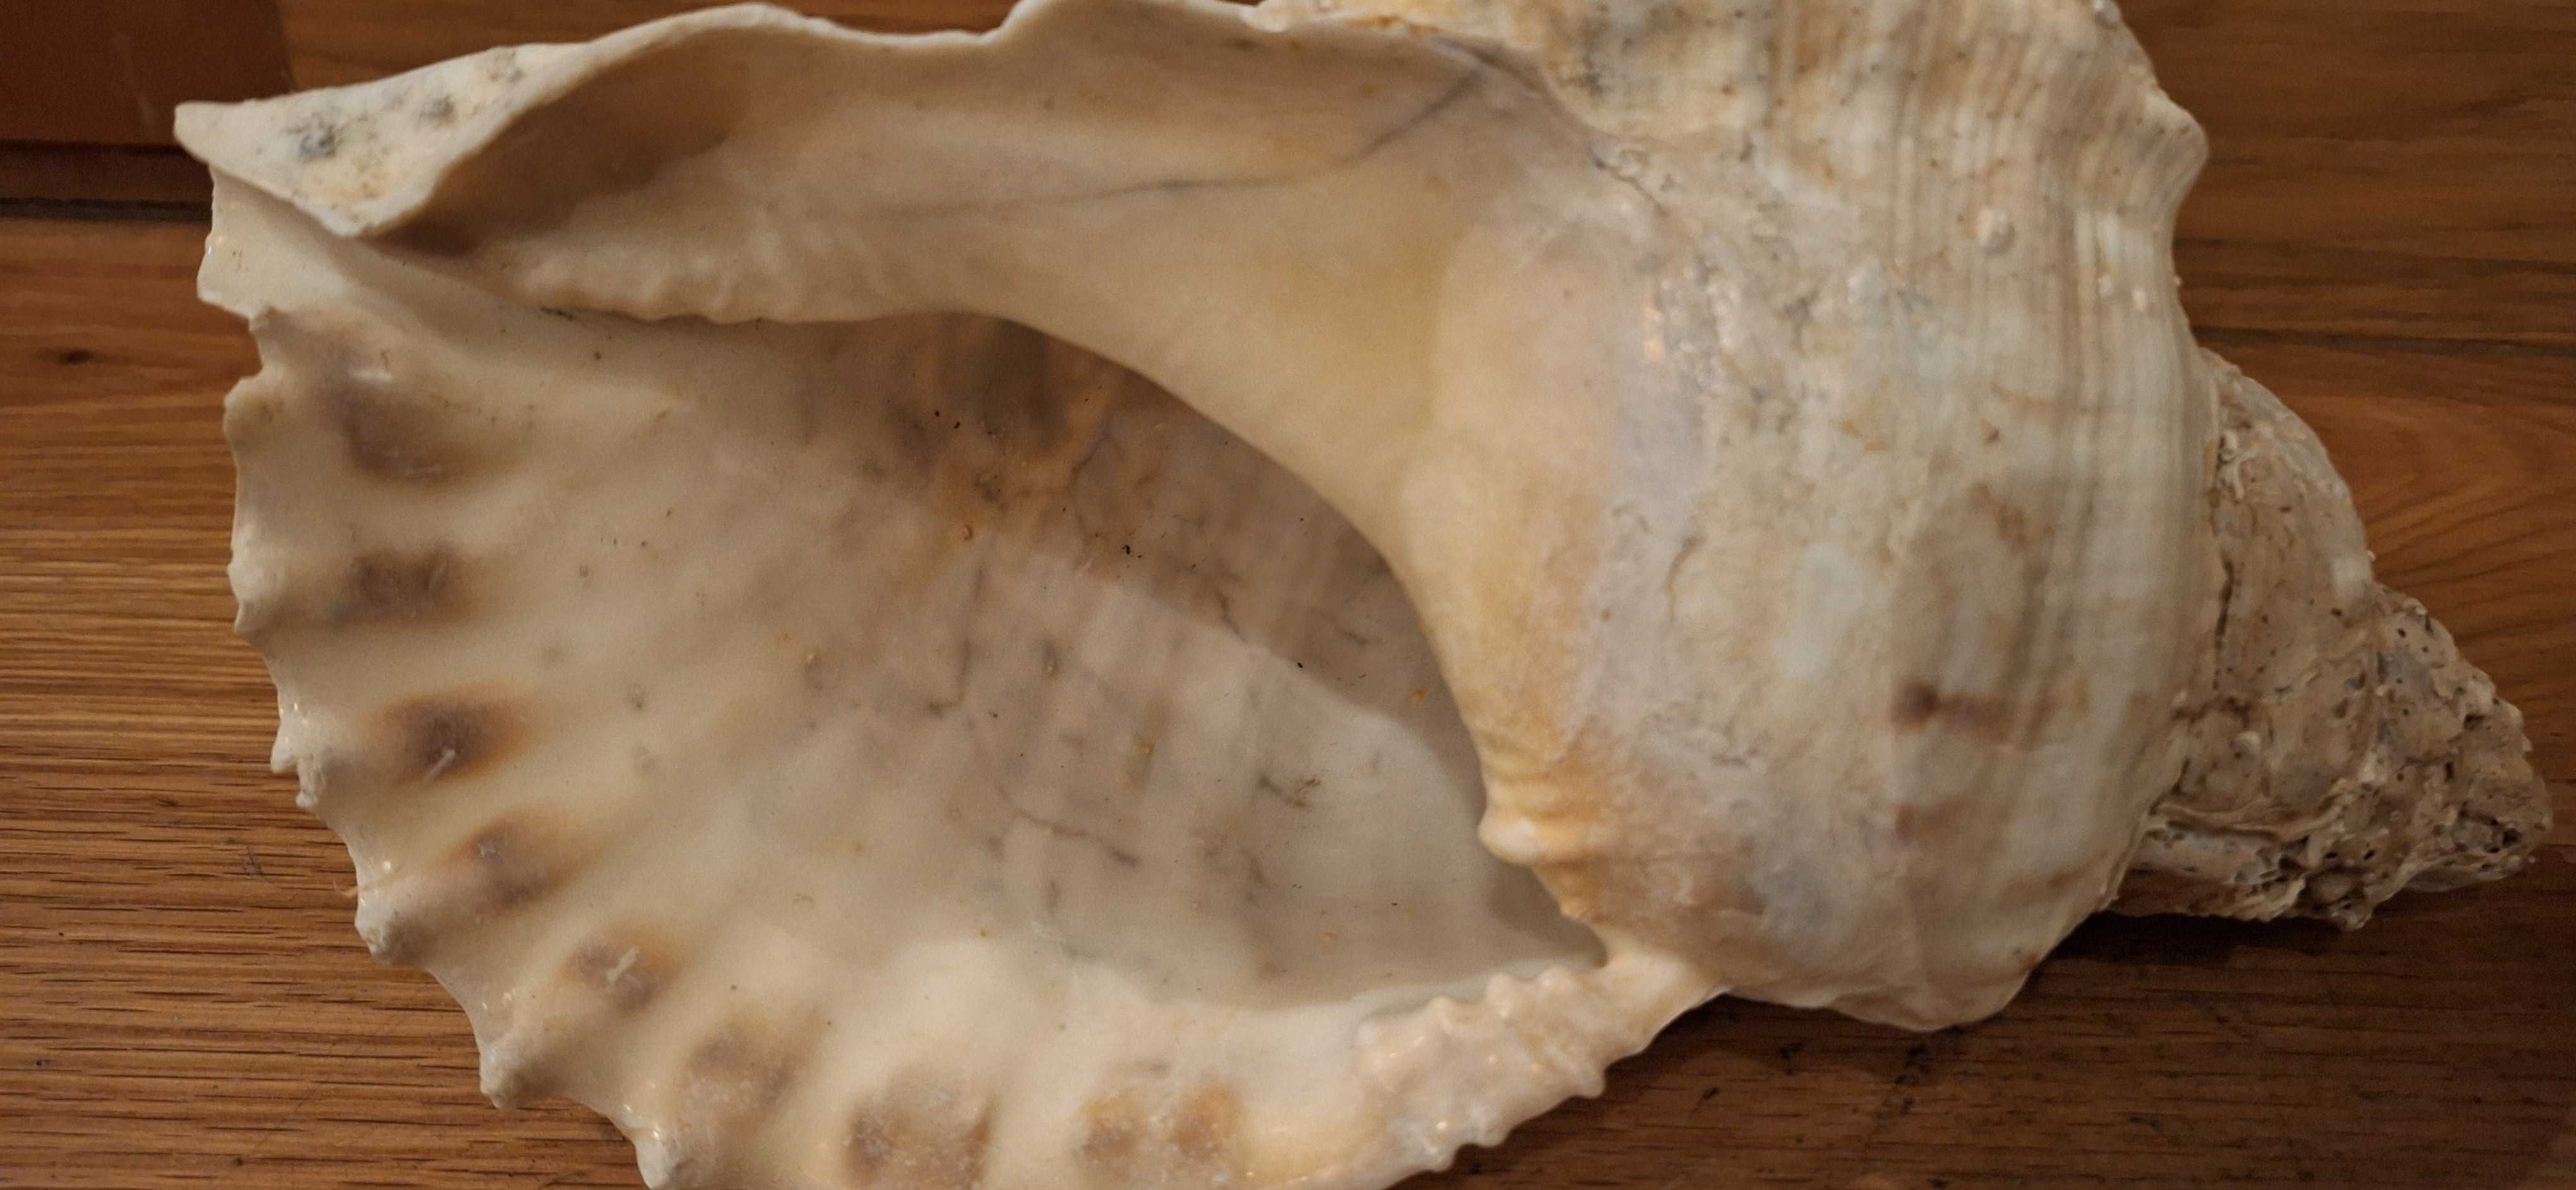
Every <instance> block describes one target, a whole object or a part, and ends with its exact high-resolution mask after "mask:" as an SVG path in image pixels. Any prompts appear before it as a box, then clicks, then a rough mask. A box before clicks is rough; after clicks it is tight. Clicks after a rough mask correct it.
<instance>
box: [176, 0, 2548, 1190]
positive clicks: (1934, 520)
mask: <svg viewBox="0 0 2576 1190" xmlns="http://www.w3.org/2000/svg"><path fill="white" fill-rule="evenodd" d="M180 132H181V135H182V138H183V140H184V141H185V142H186V143H187V144H188V146H189V147H190V149H191V150H192V151H194V152H196V153H197V154H198V155H199V156H201V157H203V158H205V159H206V160H207V161H208V162H209V163H211V164H212V165H213V166H214V168H215V171H216V179H217V197H216V227H215V231H214V233H213V235H212V237H211V238H210V240H209V242H208V251H207V259H206V267H205V271H204V274H203V289H204V292H205V294H206V295H207V297H208V299H209V300H210V301H213V302H215V303H216V304H218V305H221V306H223V307H224V308H226V309H229V310H232V311H235V312H237V313H239V314H241V315H243V316H244V317H246V318H248V319H249V320H250V323H251V327H252V330H253V333H254V334H255V335H256V336H257V338H258V340H259V344H260V349H261V355H262V359H263V362H264V367H263V370H262V371H261V372H260V373H259V374H258V375H257V376H254V377H252V378H251V379H249V380H246V381H244V382H243V383H242V385H241V386H240V387H239V388H238V389H237V390H235V392H234V393H233V395H232V397H231V399H230V402H229V404H228V408H227V417H226V432H227V434H228V435H229V437H230V438H231V440H232V442H233V445H234V448H235V451H236V453H237V455H238V457H239V460H240V468H241V500H240V508H239V517H238V521H237V525H236V530H235V545H236V555H235V560H234V564H233V582H234V587H235V590H236V591H237V593H238V594H239V596H240V600H241V621H240V628H241V630H242V632H243V634H244V635H245V636H247V637H249V638H250V639H251V640H252V641H253V642H255V643H256V644H257V645H258V646H259V648H260V649H261V651H262V652H263V653H264V654H265V655H266V656H267V658H268V659H269V663H270V667H271V670H272V672H273V674H274V675H275V678H276V681H277V685H278V690H279V697H280V705H281V720H282V722H281V727H280V730H279V734H278V741H277V751H276V761H277V763H278V764H279V765H280V766H281V767H292V768H294V769H295V770H296V771H297V773H298V774H299V775H300V778H301V781H302V794H301V795H300V796H301V800H302V801H303V802H304V803H305V804H306V805H308V806H310V807H311V808H313V809H314V810H315V811H316V812H318V813H319V814H320V815H322V817H323V818H324V819H325V820H327V821H328V822H329V823H330V824H331V826H332V827H333V828H334V829H335V830H337V831H338V832H339V833H340V834H341V835H342V836H343V837H344V838H345V839H346V840H347V842H348V845H349V849H350V853H351V856H352V858H353V860H354V861H355V863H356V865H357V870H358V874H359V878H360V909H359V929H360V932H361V933H362V934H363V935H364V936H365V938H366V940H367V942H368V945H369V946H370V947H371V948H373V949H374V950H375V951H376V953H377V954H379V955H380V956H382V957H384V958H387V959H389V960H393V961H398V962H404V963H411V964H416V965H419V966H422V967H425V968H427V969H429V970H430V971H432V972H434V973H435V974H436V975H437V976H438V977H439V979H440V980H441V981H442V982H443V983H445V984H446V986H447V987H448V988H449V989H451V990H452V991H453V992H454V993H455V994H456V996H457V998H458V1000H459V1001H460V1002H462V1003H463V1005H464V1006H465V1008H466V1010H467V1011H468V1013H470V1014H471V1015H472V1017H473V1022H474V1027H475V1032H476V1036H477V1038H478V1040H479V1041H480V1043H481V1046H482V1051H483V1057H484V1081H485V1088H486V1090H487V1091H488V1092H489V1093H490V1094H492V1096H493V1097H494V1098H495V1099H496V1100H500V1101H503V1102H508V1101H511V1100H516V1099H523V1098H527V1097H530V1096H536V1095H546V1094H562V1095H569V1096H572V1097H574V1098H577V1099H579V1100H581V1101H582V1102H585V1103H588V1104H590V1105H592V1106H594V1107H596V1108H598V1109H599V1110H601V1111H602V1112H604V1113H606V1114H607V1115H608V1116H609V1117H610V1118H611V1119H613V1120H615V1121H616V1122H617V1124H618V1125H619V1127H621V1128H623V1129H624V1130H625V1131H626V1132H627V1133H628V1135H630V1136H632V1137H633V1138H634V1139H635V1141H636V1144H637V1148H638V1150H639V1153H640V1156H641V1161H642V1164H643V1167H644V1171H645V1174H646V1177H647V1180H648V1181H651V1182H652V1183H654V1184H656V1185H697V1184H725V1185H748V1186H798V1187H804V1186H884V1187H904V1188H912V1187H966V1186H981V1187H995V1188H1020V1187H1028V1188H1037V1187H1050V1188H1052V1187H1063V1186H1080V1185H1092V1186H1103V1187H1108V1186H1117V1187H1154V1186H1170V1187H1221V1186H1241V1187H1250V1186H1298V1187H1313V1188H1319V1190H1320V1188H1354V1187H1378V1186H1383V1185H1385V1184H1387V1183H1389V1182H1392V1181H1394V1180H1396V1179H1398V1178H1400V1177H1402V1176H1404V1175H1405V1174H1407V1173H1410V1172H1413V1171H1416V1170H1421V1169H1425V1168H1432V1167H1437V1166H1440V1165H1443V1164H1445V1163H1446V1162H1447V1161H1449V1160H1450V1158H1451V1156H1452V1154H1453V1153H1454V1152H1455V1150H1456V1149H1457V1147H1458V1146H1459V1145H1461V1144H1464V1143H1491V1142H1493V1141H1495V1140H1497V1139H1499V1138H1500V1137H1501V1135H1502V1134H1503V1132H1504V1131H1505V1130H1506V1129H1508V1128H1509V1127H1510V1126H1511V1125H1513V1124H1515V1123H1517V1122H1518V1121H1520V1120H1522V1119H1524V1118H1526V1117H1528V1116H1529V1115H1531V1114H1533V1113H1535V1112H1538V1111H1541V1110H1544V1109H1545V1108H1547V1107H1548V1106H1550V1105H1551V1104H1554V1103H1555V1102H1557V1101H1559V1100H1560V1099H1562V1098H1564V1097H1565V1096H1568V1095H1574V1094H1589V1093H1592V1092H1594V1091H1596V1090H1597V1089H1598V1087H1599V1086H1600V1080H1601V1077H1602V1071H1603V1069H1604V1067H1605V1066H1606V1065H1607V1064H1608V1063H1610V1062H1611V1061H1613V1060H1615V1059H1617V1058H1618V1057H1620V1056H1622V1055H1625V1054H1628V1053H1631V1052H1633V1051H1635V1050H1637V1049H1638V1048H1640V1047H1642V1046H1643V1045H1645V1044H1646V1042H1647V1041H1648V1040H1649V1039H1650V1038H1651V1037H1652V1036H1653V1035H1654V1033H1655V1032H1656V1031H1657V1030H1658V1029H1659V1028H1661V1027H1662V1026H1663V1025H1664V1024H1665V1023H1666V1022H1667V1021H1669V1020H1670V1019H1671V1018H1672V1017H1673V1016H1674V1015H1675V1014H1677V1013H1679V1012H1681V1011H1683V1010H1685V1009H1687V1008H1689V1007H1690V1006H1692V1005H1694V1004H1697V1003H1699V1002H1701V1001H1702V1000H1704V999H1706V998H1708V997H1710V996H1713V995H1717V994H1720V993H1724V992H1730V991H1731V992H1734V993H1736V994H1740V995H1748V996H1758V997H1762V998H1766V999H1771V1000H1777V1001H1782V1002H1786V1003H1791V1004H1801V1005H1822V1006H1831V1007H1835V1008H1838V1009H1841V1010H1844V1011H1847V1012H1851V1013H1855V1014H1858V1015H1861V1016H1865V1017H1869V1018H1872V1019H1877V1020H1885V1021H1891V1022H1895V1023H1899V1024H1903V1025H1906V1026H1910V1027H1917V1028H1924V1027H1933V1026H1938V1025H1942V1024H1946V1023H1951V1022H1955V1021H1961V1020H1967V1019H1971V1018H1974V1017H1977V1016H1981V1015H1983V1014H1986V1013H1989V1012H1992V1011H1994V1010H1995V1009H1996V1008H1998V1007H2000V1006H2001V1005H2002V1004H2003V1003H2004V1002H2005V1001H2006V1000H2007V999H2008V998H2009V997H2010V996H2011V995H2012V994H2013V993H2014V991H2015V990H2016V989H2018V988H2019V987H2020V985H2021V983H2022V980H2023V979H2024V978H2025V976H2026V975H2027V974H2028V972H2029V971H2030V970H2031V968H2032V966H2033V965H2034V964H2036V963H2037V962H2038V961H2039V959H2040V957H2041V956H2042V955H2044V954H2045V953H2046V952H2047V951H2048V950H2049V948H2050V947H2051V946H2053V945H2054V944H2055V943H2056V942H2057V941H2058V940H2059V939H2060V938H2061V937H2063V936H2064V935H2065V933H2066V932H2067V931H2068V930H2069V929H2070V928H2072V926H2073V925H2074V924H2075V923H2076V922H2077V921H2079V920H2081V919H2082V918H2083V917H2084V916H2085V915H2087V914H2089V913H2092V912H2094V911H2096V910H2098V909H2102V908H2104V907H2105V906H2113V907H2119V908H2128V909H2136V910H2141V911H2144V910H2165V909H2180V910H2187V911H2192V912H2202V913H2225V914H2234V915H2240V916H2252V917H2268V916H2274V915H2279V914H2284V913H2306V914H2315V915H2320V916H2325V917H2329V918H2332V919H2334V920H2337V921H2339V922H2343V923H2346V924H2357V923H2358V922H2359V921H2360V920H2362V919H2363V918H2364V917H2366V916H2367V915H2368V913H2369V911H2370V908H2371V907H2372V906H2373V905H2375V904H2377V903H2378V902H2379V901H2381V900H2382V899H2384V898H2386V897H2387V896H2389V895H2391V894H2393V893H2394V892H2396V891H2397V890H2399V889H2401V888H2405V887H2410V886H2411V887H2435V888H2438V887H2447V886H2451V885H2456V884H2460V883H2464V882H2467V881H2472V880H2478V879H2484V878H2490V877H2493V876H2496V875H2499V874H2502V873H2504V872H2507V871H2510V870H2512V869H2513V868H2514V867H2516V866H2517V865H2519V864H2520V863H2521V862H2522V860H2523V858H2524V857H2525V855H2526V854H2527V853H2528V850H2529V848H2530V846H2531V845H2532V843H2533V841H2534V840H2536V838H2537V837H2538V835H2539V832H2540V830H2541V828H2542V825H2543V820H2544V817H2545V808H2544V803H2543V801H2542V799H2541V796H2540V791H2539V787H2538V785H2537V783H2536V782H2535V781H2534V779H2533V777H2532V774H2531V771H2530V769H2529V767H2528V766H2527V765H2526V764H2525V763H2524V761H2523V759H2522V753H2523V751H2524V748H2525V745H2524V742H2523V739H2522V734H2521V731H2520V721H2519V717H2518V716H2517V715H2516V714H2515V713H2514V711H2513V709H2512V708H2511V707H2510V706H2508V705H2506V704H2505V703H2503V702H2500V701H2498V700H2497V699H2496V698H2495V696H2494V693H2493V691H2492V689H2491V688H2490V686H2489V685H2488V683H2487V682H2486V680H2485V679H2484V677H2483V676H2481V675H2479V674H2478V673H2476V672H2475V671H2474V670H2472V669H2470V668H2469V667H2467V666H2466V665H2465V664H2463V663H2462V662H2461V661H2460V660H2459V658H2458V657H2457V655H2456V654H2455V653H2454V651H2453V650H2452V647H2451V644H2450V641H2449V639H2448V638H2447V637H2446V636H2445V635H2444V634H2443V633H2442V631H2441V630H2440V628H2439V627H2438V626H2435V625H2433V624H2432V623H2431V622H2430V621H2429V620H2428V619H2427V618H2426V617H2425V616H2424V615H2423V612H2422V610H2421V609H2420V608H2419V607H2417V606H2415V605H2414V604H2412V603H2411V602H2409V601H2407V600H2405V599H2403V598H2402V597H2400V596H2396V595H2394V594H2392V593H2390V592H2388V591H2386V590H2385V589H2384V588H2381V587H2379V586H2378V585H2377V584H2375V583H2374V582H2372V581H2371V578H2370V568H2369V563H2368V555H2367V553H2366V552H2365V551H2364V549H2363V546H2362V541H2361V536H2360V529H2359V524H2358V521H2357V520H2356V519H2355V517H2354V516H2353V514H2352V511H2351V508H2350V504H2349V499H2348V496H2347V494H2346V492H2345V491H2344V489H2343V487H2342V485H2341V483H2340V482H2339V481H2338V480H2337V479H2336V478H2335V477H2334V474H2333V471H2332V469H2331V467H2330V466H2329V465H2328V464H2327V462H2326V461H2325V458H2324V456H2323V453H2322V452H2321V450H2320V449H2319V448H2318V446H2317V444H2316V441H2315V439H2314V437H2313V436H2312V435H2311V434H2310V433H2309V432H2308V430H2307V429H2306V428H2305V427H2304V426H2302V425H2301V424H2300V423H2299V422H2298V421H2297V420H2296V419H2295V418H2293V417H2291V416H2290V415H2289V414H2288V413H2287V412H2286V411H2285V410H2283V409H2282V408H2281V407H2280V406H2279V404H2278V403H2277V402H2275V401H2274V400H2273V399H2272V398H2271V397H2270V395H2269V394H2267V393H2265V392H2263V390H2262V389H2260V388H2259V387H2257V386H2255V385H2254V384H2253V383H2252V382H2251V381H2248V380H2246V379H2245V378H2244V377H2242V376H2240V375H2238V374H2236V373H2235V372H2234V371H2233V370H2232V369H2229V368H2227V367H2226V366H2225V365H2223V364H2220V363H2218V362H2216V361H2215V360H2213V359H2211V358H2209V357H2206V356H2204V355H2203V354H2201V353H2200V352H2199V351H2198V350H2197V349H2196V348H2195V347H2194V346H2193V344H2192V342H2191V338H2190V335H2189V333H2188V330H2187V328H2186V325H2185V323H2184V320H2183V316H2182V313H2181V311H2180V309H2179V308H2178V307H2177V304H2176V302H2175V300H2174V294H2173V274H2172V267H2171V261H2170V259H2169V253H2168V248H2169V244H2170V241H2171V237H2172V218H2173V213H2174V209H2175V206H2176V204H2177V203H2178V202H2179V200H2180V198H2181V196H2182V194H2183V192H2184V190H2185V189H2186V187H2187V186H2188V184H2189V182H2190V179H2191V177H2192V175H2193V172H2194V171H2195V169H2196V168H2197V166H2198V163H2199V161H2200V157H2201V153H2202V145H2201V139H2200V136H2199V134H2198V132H2197V130H2196V129H2195V128H2194V126H2193V125H2192V123H2191V121H2190V120H2189V119H2188V117H2186V116H2185V115H2184V114H2183V113H2182V112H2181V111H2179V110H2177V109H2176V108H2175V107H2174V106H2173V105H2172V104H2171V103H2169V102H2168V101H2167V100H2166V99H2165V98H2164V96H2163V95H2162V94H2161V93H2160V92H2159V91H2158V90H2157V89H2156V87H2155V85H2154V83H2153V81H2152V79H2151V77H2150V75H2149V72H2148V69H2147V64H2146V62H2145V60H2144V58H2143V56H2142V55H2141V54H2140V53H2139V51H2138V48H2137V46H2136V44H2135V42H2134V41H2133V40H2132V39H2131V38H2130V37H2129V36H2128V34H2127V33H2126V31H2125V30H2123V29H2122V28H2121V27H2120V25H2119V22H2118V18H2117V13H2116V11H2115V10H2114V9H2112V8H2111V7H2110V6H2109V5H2108V4H2107V3H2102V2H2099V0H2096V2H2094V3H2085V2H2082V0H1948V2H1939V0H1913V2H1901V3H1887V4H1876V5H1865V6H1852V5H1843V4H1822V3H1798V2H1787V0H1755V2H1752V3H1744V4H1721V5H1696V4H1684V5H1678V6H1675V5H1663V4H1652V5H1650V4H1643V3H1636V4H1604V5H1582V4H1536V3H1510V2H1493V3H1476V2H1474V0H1455V2H1423V3H1408V2H1405V0H1389V2H1387V3H1364V4H1347V5H1340V4H1290V5H1282V4H1274V5H1272V6H1270V7H1268V8H1265V9H1261V10H1240V9H1231V8H1225V7H1221V6H1216V5H1211V4H1204V3H1187V2H1181V0H1031V2H1030V3H1027V4H1025V5H1023V7H1022V8H1021V9H1020V10H1019V11H1018V12H1016V13H1015V14H1013V16H1012V18H1011V20H1010V21H1009V22H1008V23H1007V24H1006V25H1005V26H1004V27H1003V28H1002V29H1000V30H999V31H997V32H995V33H992V34H989V35H982V36H962V35H938V36H928V37H913V38H891V37H877V36H866V35H860V34H855V33H850V32H847V31H844V30H841V29H839V28H836V27H834V26H831V25H828V24H824V23H821V22H816V21H809V20H804V19H801V18H798V17H796V16H793V15H791V14H789V13H786V12H783V11H781V10H777V9H771V8H758V7H743V8H732V9H724V10H718V11H713V12H707V13H700V14H696V15H692V16H688V17H683V18H677V19H673V20H669V21H664V22H659V23H656V24H652V25H647V26H642V27H639V28H636V29H633V30H629V31H627V32H625V33H621V34H618V35H616V36H613V37H609V38H605V39H602V40H600V41H598V42H594V43H591V44H588V45H582V46H569V47H564V46H542V47H528V48H523V49H517V50H496V51H493V52H490V53H486V54H481V55H476V56H474V57H471V58H465V59H460V60H457V61H454V62H450V63H445V64H442V65H439V66H434V67H430V68H427V69H425V70H421V71H418V72H414V73H412V74H409V75H404V76H401V77H398V78H394V79H389V80H386V81H383V82H380V83H375V84H370V85H367V86H362V87H355V88H348V89H342V90H336V91H321V92H313V93H309V94H304V95H298V96H292V97H289V98H286V99H282V100H277V101H272V102H266V103H254V104H244V105H239V106H233V107H204V106H197V107H191V108H188V109H186V110H184V111H183V112H182V114H181V121H180ZM1002 320H1007V321H1002ZM1030 328H1034V329H1030ZM1038 332H1044V334H1043V335H1042V334H1040V333H1038ZM1050 335H1051V336H1054V337H1055V339H1054V340H1050V339H1049V338H1047V336H1050ZM1056 340H1060V341H1061V342H1058V341H1056ZM1066 344H1071V345H1074V346H1066ZM1075 347H1079V348H1081V349H1084V350H1076V349H1075ZM1087 352H1096V353H1098V357H1095V356H1093V355H1091V354H1087ZM1099 357H1105V358H1106V359H1107V360H1115V361H1118V363H1117V364H1111V363H1107V362H1104V361H1103V359H1102V358H1099ZM1128 369H1133V371H1129V370H1128ZM1158 385H1159V386H1160V388H1159V389H1158V388H1157V387H1156V386H1158ZM1163 390H1168V392H1169V393H1171V394H1174V395H1173V396H1166V395H1164V391H1163ZM1175 398H1177V399H1175ZM2124 873H2126V874H2127V882H2126V884H2125V885H2124V884H2123V875H2124Z"/></svg>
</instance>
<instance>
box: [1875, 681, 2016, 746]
mask: <svg viewBox="0 0 2576 1190" xmlns="http://www.w3.org/2000/svg"><path fill="white" fill-rule="evenodd" d="M1889 717H1890V718H1891V719H1892V720H1893V721H1894V722H1895V724H1896V726H1897V728H1898V729H1899V730H1902V731H1921V730H1923V729H1924V728H1926V727H1928V726H1930V725H1931V724H1932V722H1933V721H1934V720H1936V719H1937V720H1939V721H1940V723H1941V725H1942V726H1943V727H1946V728H1948V729H1950V730H1952V731H1957V732H1960V733H1963V734H1966V735H1970V736H1975V737H1978V738H1980V739H1986V740H1994V741H2001V740H2002V739H2003V738H2004V737H2005V736H2006V735H2007V734H2009V733H2010V731H2011V729H2012V716H2011V714H2010V713H2009V712H2008V711H2007V709H2006V708H2005V707H2004V704H2003V700H2001V699H1999V698H1996V697H1995V696H1993V695H1991V694H1957V693H1944V692H1943V691H1942V690H1941V689H1940V688H1939V687H1937V686H1934V685H1932V684H1931V683H1929V682H1926V681H1923V680H1921V679H1919V678H1918V679H1915V680H1912V681H1909V682H1907V683H1905V684H1904V685H1903V686H1902V687H1899V688H1898V689H1897V692H1896V705H1895V707H1894V708H1893V710H1892V711H1891V712H1890V715H1889Z"/></svg>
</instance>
